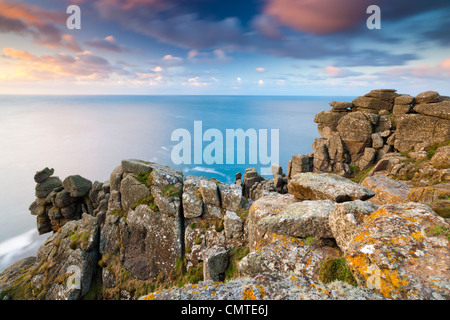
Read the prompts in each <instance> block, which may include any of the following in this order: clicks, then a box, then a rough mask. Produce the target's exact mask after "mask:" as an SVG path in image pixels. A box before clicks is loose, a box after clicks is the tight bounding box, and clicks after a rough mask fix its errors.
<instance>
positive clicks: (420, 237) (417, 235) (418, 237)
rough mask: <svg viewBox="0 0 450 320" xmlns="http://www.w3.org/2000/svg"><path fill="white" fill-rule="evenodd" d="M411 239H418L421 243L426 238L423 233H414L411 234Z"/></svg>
mask: <svg viewBox="0 0 450 320" xmlns="http://www.w3.org/2000/svg"><path fill="white" fill-rule="evenodd" d="M411 237H413V238H414V239H416V240H417V241H421V240H422V239H423V238H424V236H423V233H422V232H414V233H411Z"/></svg>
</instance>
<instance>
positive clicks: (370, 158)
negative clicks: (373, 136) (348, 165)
mask: <svg viewBox="0 0 450 320" xmlns="http://www.w3.org/2000/svg"><path fill="white" fill-rule="evenodd" d="M375 159H376V150H375V149H373V148H366V149H364V153H363V155H362V156H361V157H360V158H359V159H358V160H357V162H356V163H357V165H358V167H359V168H360V169H361V170H366V169H367V168H368V167H370V166H371V165H372V164H374V162H375Z"/></svg>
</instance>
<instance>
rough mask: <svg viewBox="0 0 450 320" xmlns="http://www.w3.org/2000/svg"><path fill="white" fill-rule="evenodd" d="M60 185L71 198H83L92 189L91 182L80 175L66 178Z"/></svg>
mask: <svg viewBox="0 0 450 320" xmlns="http://www.w3.org/2000/svg"><path fill="white" fill-rule="evenodd" d="M62 185H63V187H64V189H65V190H66V191H67V192H69V193H70V196H71V197H73V198H81V197H84V196H85V195H87V194H88V193H89V191H90V190H91V188H92V182H91V181H90V180H88V179H86V178H83V177H82V176H80V175H73V176H68V177H67V178H65V179H64V181H63V184H62Z"/></svg>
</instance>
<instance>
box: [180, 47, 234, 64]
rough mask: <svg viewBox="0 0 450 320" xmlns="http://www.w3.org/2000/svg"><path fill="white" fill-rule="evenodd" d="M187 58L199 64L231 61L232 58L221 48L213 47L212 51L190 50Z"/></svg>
mask: <svg viewBox="0 0 450 320" xmlns="http://www.w3.org/2000/svg"><path fill="white" fill-rule="evenodd" d="M187 59H188V61H190V62H193V63H201V64H217V63H226V62H231V61H232V58H231V57H229V56H228V55H227V54H226V52H225V51H223V50H222V49H215V50H213V51H212V52H207V51H199V50H195V49H194V50H190V51H189V52H188V54H187Z"/></svg>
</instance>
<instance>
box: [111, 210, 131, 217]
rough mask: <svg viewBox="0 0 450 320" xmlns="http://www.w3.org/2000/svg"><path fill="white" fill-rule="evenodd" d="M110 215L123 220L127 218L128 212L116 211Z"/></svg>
mask: <svg viewBox="0 0 450 320" xmlns="http://www.w3.org/2000/svg"><path fill="white" fill-rule="evenodd" d="M109 214H110V215H113V216H118V217H119V218H123V217H126V216H127V212H125V211H123V210H120V209H114V210H112V211H111V212H110V213H109Z"/></svg>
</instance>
